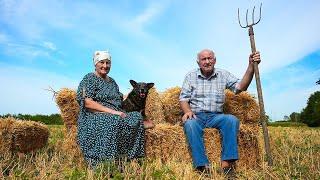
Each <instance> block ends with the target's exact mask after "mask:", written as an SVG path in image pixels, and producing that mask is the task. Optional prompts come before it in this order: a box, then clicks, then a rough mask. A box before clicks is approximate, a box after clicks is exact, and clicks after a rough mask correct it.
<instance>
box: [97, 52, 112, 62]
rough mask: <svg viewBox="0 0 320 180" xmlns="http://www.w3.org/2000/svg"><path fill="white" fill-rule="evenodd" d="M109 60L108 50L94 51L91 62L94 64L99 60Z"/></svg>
mask: <svg viewBox="0 0 320 180" xmlns="http://www.w3.org/2000/svg"><path fill="white" fill-rule="evenodd" d="M102 60H109V61H111V55H110V53H109V52H108V51H95V52H94V54H93V64H94V65H96V64H97V63H98V62H99V61H102Z"/></svg>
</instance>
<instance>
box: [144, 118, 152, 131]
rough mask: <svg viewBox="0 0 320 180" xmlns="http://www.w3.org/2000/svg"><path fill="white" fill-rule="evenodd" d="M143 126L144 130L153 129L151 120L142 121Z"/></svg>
mask: <svg viewBox="0 0 320 180" xmlns="http://www.w3.org/2000/svg"><path fill="white" fill-rule="evenodd" d="M143 126H144V129H152V128H154V127H155V125H154V123H153V121H151V120H144V121H143Z"/></svg>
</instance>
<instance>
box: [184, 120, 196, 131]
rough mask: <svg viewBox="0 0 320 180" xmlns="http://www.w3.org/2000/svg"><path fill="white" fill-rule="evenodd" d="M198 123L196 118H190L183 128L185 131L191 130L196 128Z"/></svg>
mask: <svg viewBox="0 0 320 180" xmlns="http://www.w3.org/2000/svg"><path fill="white" fill-rule="evenodd" d="M197 126H199V125H198V123H197V120H195V119H188V120H186V121H185V123H184V124H183V128H184V130H185V131H190V130H192V129H195V128H196V127H197Z"/></svg>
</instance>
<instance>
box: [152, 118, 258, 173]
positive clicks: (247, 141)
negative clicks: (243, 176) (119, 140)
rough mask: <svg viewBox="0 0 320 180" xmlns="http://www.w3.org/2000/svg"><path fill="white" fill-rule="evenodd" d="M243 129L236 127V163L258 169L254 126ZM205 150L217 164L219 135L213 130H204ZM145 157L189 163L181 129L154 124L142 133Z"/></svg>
mask: <svg viewBox="0 0 320 180" xmlns="http://www.w3.org/2000/svg"><path fill="white" fill-rule="evenodd" d="M252 128H254V126H252V127H250V130H249V129H247V127H246V126H245V125H242V126H241V127H240V132H239V135H238V142H239V156H240V158H239V161H238V163H237V164H238V165H239V166H241V167H244V168H253V167H257V166H259V164H260V162H261V152H260V148H259V143H258V135H257V134H256V132H257V130H258V126H255V130H254V131H252V130H253V129H252ZM204 140H205V147H206V150H207V154H208V158H209V160H210V161H212V162H216V163H219V162H220V155H221V153H220V152H221V142H220V135H219V132H218V130H216V129H205V132H204ZM146 154H147V157H148V158H161V159H162V161H164V162H166V161H170V160H178V161H188V162H191V156H190V153H189V149H188V145H187V142H186V138H185V135H184V132H183V128H182V127H181V126H178V125H170V124H158V125H157V126H156V127H155V128H154V129H150V130H147V131H146Z"/></svg>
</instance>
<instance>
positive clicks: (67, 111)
mask: <svg viewBox="0 0 320 180" xmlns="http://www.w3.org/2000/svg"><path fill="white" fill-rule="evenodd" d="M55 98H56V103H57V105H58V106H59V109H60V111H61V117H62V119H63V122H64V124H65V126H66V127H67V129H68V130H70V129H71V128H72V126H77V119H78V114H79V110H80V107H79V104H78V102H77V93H76V91H74V90H72V89H68V88H62V89H61V90H60V91H58V93H57V94H56V96H55Z"/></svg>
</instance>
